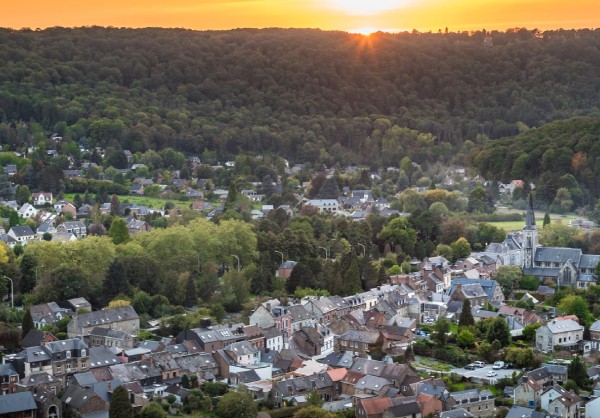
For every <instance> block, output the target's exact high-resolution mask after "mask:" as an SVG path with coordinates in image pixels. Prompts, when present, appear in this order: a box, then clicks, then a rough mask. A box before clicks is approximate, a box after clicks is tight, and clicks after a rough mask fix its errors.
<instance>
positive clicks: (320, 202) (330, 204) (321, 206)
mask: <svg viewBox="0 0 600 418" xmlns="http://www.w3.org/2000/svg"><path fill="white" fill-rule="evenodd" d="M307 205H309V206H313V207H315V208H317V209H318V210H319V213H330V214H337V213H338V212H339V210H340V204H339V202H338V201H337V200H336V199H313V200H309V201H308V203H307Z"/></svg>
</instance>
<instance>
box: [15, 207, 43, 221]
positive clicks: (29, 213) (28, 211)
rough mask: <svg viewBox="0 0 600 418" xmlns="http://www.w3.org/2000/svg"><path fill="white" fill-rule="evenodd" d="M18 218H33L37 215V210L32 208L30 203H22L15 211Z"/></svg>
mask: <svg viewBox="0 0 600 418" xmlns="http://www.w3.org/2000/svg"><path fill="white" fill-rule="evenodd" d="M17 213H18V214H19V217H20V218H23V219H25V218H35V216H36V215H37V213H38V210H37V209H36V208H34V207H33V205H31V204H30V203H24V204H23V206H21V207H20V208H19V210H17Z"/></svg>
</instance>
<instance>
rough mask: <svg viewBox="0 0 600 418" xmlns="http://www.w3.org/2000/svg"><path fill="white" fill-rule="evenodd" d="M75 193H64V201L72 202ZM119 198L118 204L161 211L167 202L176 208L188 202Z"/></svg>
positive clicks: (151, 198)
mask: <svg viewBox="0 0 600 418" xmlns="http://www.w3.org/2000/svg"><path fill="white" fill-rule="evenodd" d="M76 194H77V193H65V196H64V197H65V199H66V200H69V201H71V202H72V201H73V197H74V196H75V195H76ZM79 196H82V194H81V193H79ZM117 197H118V198H119V202H121V203H135V204H137V205H142V206H147V207H149V208H154V209H162V208H164V206H165V203H167V202H173V203H174V204H175V206H176V207H183V206H189V205H190V202H180V201H177V200H171V199H160V198H157V197H147V196H129V195H127V196H117Z"/></svg>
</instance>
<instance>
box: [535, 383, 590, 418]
mask: <svg viewBox="0 0 600 418" xmlns="http://www.w3.org/2000/svg"><path fill="white" fill-rule="evenodd" d="M540 405H541V408H542V409H543V410H545V411H548V412H549V413H551V414H553V415H558V416H561V417H565V418H579V408H581V407H582V406H583V400H582V399H581V398H580V397H579V396H577V395H576V394H574V393H572V392H569V391H567V390H565V389H563V388H562V387H561V386H559V385H554V386H552V387H551V388H548V389H547V390H546V391H544V392H543V393H542V395H541V396H540Z"/></svg>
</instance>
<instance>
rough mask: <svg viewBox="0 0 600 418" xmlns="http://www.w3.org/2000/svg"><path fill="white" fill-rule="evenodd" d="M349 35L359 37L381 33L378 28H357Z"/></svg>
mask: <svg viewBox="0 0 600 418" xmlns="http://www.w3.org/2000/svg"><path fill="white" fill-rule="evenodd" d="M348 32H349V33H356V34H358V35H364V36H369V35H371V34H373V33H375V32H379V29H377V28H355V29H351V30H349V31H348Z"/></svg>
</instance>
